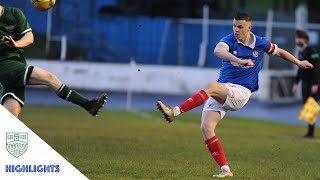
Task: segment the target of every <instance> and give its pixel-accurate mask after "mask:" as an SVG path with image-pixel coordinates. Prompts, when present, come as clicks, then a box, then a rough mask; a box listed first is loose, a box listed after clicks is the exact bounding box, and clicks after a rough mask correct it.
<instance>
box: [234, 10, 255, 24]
mask: <svg viewBox="0 0 320 180" xmlns="http://www.w3.org/2000/svg"><path fill="white" fill-rule="evenodd" d="M234 19H235V20H237V21H238V20H245V21H249V22H251V21H252V16H251V15H250V14H248V13H246V12H237V13H236V14H235V16H234Z"/></svg>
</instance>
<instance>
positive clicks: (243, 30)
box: [233, 12, 252, 40]
mask: <svg viewBox="0 0 320 180" xmlns="http://www.w3.org/2000/svg"><path fill="white" fill-rule="evenodd" d="M251 29H252V17H251V16H250V15H249V14H248V13H244V12H238V13H237V14H236V15H235V16H234V19H233V33H234V35H235V36H236V37H237V39H239V40H243V39H244V38H246V37H247V36H248V34H249V33H250V31H251Z"/></svg>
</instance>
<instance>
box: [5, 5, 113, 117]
mask: <svg viewBox="0 0 320 180" xmlns="http://www.w3.org/2000/svg"><path fill="white" fill-rule="evenodd" d="M0 37H2V39H1V41H0V83H1V85H2V88H3V95H2V97H1V104H2V105H3V106H4V107H5V108H6V109H7V110H9V111H10V112H11V113H12V114H13V115H14V116H16V117H18V116H19V114H20V111H21V108H22V107H23V105H24V100H25V87H26V86H27V85H46V86H48V87H49V88H50V89H51V90H52V91H53V92H55V93H56V94H57V96H59V97H60V98H62V99H64V100H66V101H69V102H71V103H74V104H77V105H79V106H81V107H83V108H84V109H85V110H87V111H88V112H89V113H90V114H91V115H92V116H97V114H98V112H99V110H100V109H101V108H102V107H103V105H104V103H105V102H106V99H107V95H106V94H105V93H103V94H101V95H100V96H99V97H97V98H94V99H92V100H88V99H87V98H85V97H83V96H82V95H80V94H79V93H78V92H76V91H74V90H71V89H70V88H69V87H68V86H66V85H65V84H63V83H62V82H61V80H60V79H59V78H58V77H57V76H55V75H54V74H52V73H50V72H48V71H46V70H44V69H41V68H39V67H35V66H30V65H28V64H27V63H26V60H25V59H24V48H25V47H26V46H28V45H30V44H32V43H33V41H34V37H33V33H32V29H31V27H30V25H29V23H28V21H27V19H26V17H25V15H24V14H23V12H22V11H21V10H20V9H18V8H14V7H3V6H1V5H0Z"/></svg>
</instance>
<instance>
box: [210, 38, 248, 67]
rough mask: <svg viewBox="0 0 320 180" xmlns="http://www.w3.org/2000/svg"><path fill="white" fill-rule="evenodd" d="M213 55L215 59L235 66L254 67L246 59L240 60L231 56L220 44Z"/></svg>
mask: <svg viewBox="0 0 320 180" xmlns="http://www.w3.org/2000/svg"><path fill="white" fill-rule="evenodd" d="M214 55H216V56H217V57H219V58H221V59H223V60H226V61H231V62H234V63H237V64H240V65H242V66H254V63H253V62H252V61H251V60H250V59H248V60H241V59H239V58H237V57H236V56H235V55H233V54H231V53H230V52H229V50H228V49H227V47H226V46H224V45H223V44H221V43H218V44H217V46H216V48H215V49H214Z"/></svg>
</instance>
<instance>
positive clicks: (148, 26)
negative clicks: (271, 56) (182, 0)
mask: <svg viewBox="0 0 320 180" xmlns="http://www.w3.org/2000/svg"><path fill="white" fill-rule="evenodd" d="M2 4H3V5H4V6H15V7H18V8H21V9H22V10H23V11H24V12H25V14H26V16H27V18H28V20H29V22H30V24H31V26H32V28H33V31H34V32H36V33H38V34H43V35H44V34H45V33H46V25H47V23H46V22H47V13H46V12H40V11H37V10H35V9H33V8H32V6H31V4H30V2H29V1H28V0H27V1H4V3H2ZM97 4H99V3H97ZM102 4H103V3H102ZM89 5H90V3H89V1H81V0H64V1H57V5H56V7H55V8H54V9H53V26H52V27H53V29H52V33H53V35H62V34H65V35H67V37H68V41H69V42H70V44H71V45H72V46H71V47H75V48H77V49H73V50H72V49H69V50H70V51H69V52H73V53H77V55H76V56H75V58H77V59H79V58H80V59H85V60H95V61H103V62H118V63H128V62H129V61H130V60H131V59H133V58H134V59H135V60H136V61H137V62H138V63H143V64H166V65H177V64H180V65H185V66H196V65H197V63H198V62H197V61H198V57H199V47H200V43H201V41H202V25H201V24H182V25H183V35H182V34H179V32H178V26H179V21H178V20H177V19H172V18H165V17H146V16H131V17H127V16H113V15H105V14H104V15H99V14H98V13H97V12H93V13H92V12H91V13H90V10H89V8H88V7H89ZM95 9H96V11H97V10H98V9H99V8H98V7H96V8H95ZM180 25H181V24H180ZM231 32H232V27H231V26H230V25H211V26H210V29H209V47H208V53H207V60H206V63H205V66H206V67H219V66H220V64H221V61H220V60H218V59H217V58H216V57H215V56H214V55H213V50H214V47H215V45H216V43H217V42H219V40H220V39H221V38H222V37H223V36H225V35H227V34H229V33H231ZM253 32H254V33H255V34H257V35H264V33H265V28H254V30H253ZM179 36H183V37H182V39H183V42H182V44H181V43H180V44H179V42H178V38H179ZM180 38H181V37H180ZM179 47H180V49H181V47H182V50H183V54H182V57H183V59H182V60H181V62H179V61H178V59H179V58H178V48H179Z"/></svg>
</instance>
